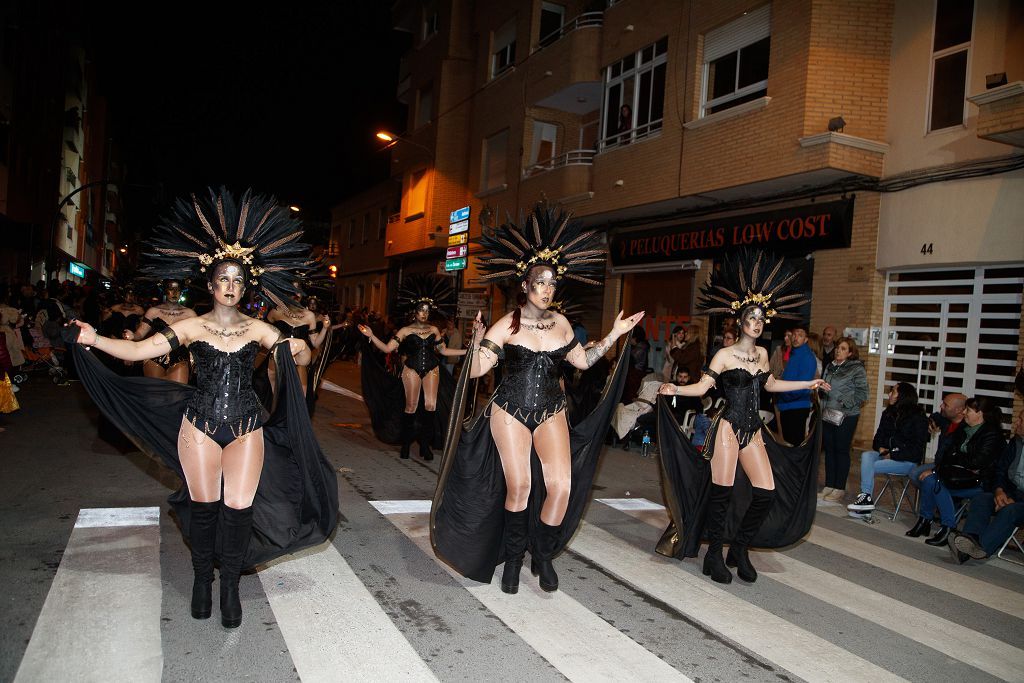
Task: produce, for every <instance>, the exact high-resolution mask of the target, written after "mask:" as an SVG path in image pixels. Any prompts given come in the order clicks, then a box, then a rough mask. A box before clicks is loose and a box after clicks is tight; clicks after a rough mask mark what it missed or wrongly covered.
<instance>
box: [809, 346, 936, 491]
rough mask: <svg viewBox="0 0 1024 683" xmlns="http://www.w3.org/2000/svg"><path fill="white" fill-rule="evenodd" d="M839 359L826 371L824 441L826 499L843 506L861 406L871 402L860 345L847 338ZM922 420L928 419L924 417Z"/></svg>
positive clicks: (822, 444)
mask: <svg viewBox="0 0 1024 683" xmlns="http://www.w3.org/2000/svg"><path fill="white" fill-rule="evenodd" d="M837 346H838V348H837V349H836V358H835V360H834V361H832V363H830V364H829V366H828V367H827V368H825V376H824V377H823V379H824V380H825V381H826V382H828V383H829V384H831V385H832V391H830V392H829V393H828V395H827V396H828V398H827V399H826V400H825V405H824V406H823V407H822V409H823V418H822V420H823V424H822V441H821V446H822V449H823V450H824V451H825V488H823V489H822V490H821V495H822V498H823V499H825V500H828V501H832V502H839V501H841V500H842V499H843V496H845V495H846V479H847V477H848V476H849V474H850V444H851V443H852V442H853V433H854V432H856V431H857V422H858V421H859V420H860V406H861V404H862V403H864V401H866V400H868V376H867V373H866V372H865V371H864V363H863V362H862V361H861V360H860V353H859V350H858V349H857V344H855V343H854V341H853V340H852V339H849V338H847V337H843V338H842V339H841V340H840V341H839V344H838V345H837ZM922 417H924V416H923V415H922Z"/></svg>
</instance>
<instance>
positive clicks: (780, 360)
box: [768, 330, 793, 379]
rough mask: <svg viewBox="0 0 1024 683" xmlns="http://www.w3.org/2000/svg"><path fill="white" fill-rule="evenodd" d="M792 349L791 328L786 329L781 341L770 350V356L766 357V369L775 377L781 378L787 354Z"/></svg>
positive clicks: (787, 357)
mask: <svg viewBox="0 0 1024 683" xmlns="http://www.w3.org/2000/svg"><path fill="white" fill-rule="evenodd" d="M792 350H793V330H786V334H785V336H784V337H783V338H782V343H781V344H779V345H778V346H776V347H775V350H774V351H772V357H771V358H769V359H768V369H769V370H770V371H771V373H772V375H773V376H774V377H775V379H782V373H783V372H785V370H786V363H788V362H789V355H790V353H792Z"/></svg>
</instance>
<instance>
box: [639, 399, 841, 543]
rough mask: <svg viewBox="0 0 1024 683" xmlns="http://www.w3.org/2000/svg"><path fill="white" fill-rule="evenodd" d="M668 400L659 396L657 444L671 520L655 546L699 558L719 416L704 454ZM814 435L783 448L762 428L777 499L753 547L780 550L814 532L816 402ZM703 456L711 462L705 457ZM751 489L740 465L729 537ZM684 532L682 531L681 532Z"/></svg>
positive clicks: (727, 529)
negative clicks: (685, 431) (679, 420)
mask: <svg viewBox="0 0 1024 683" xmlns="http://www.w3.org/2000/svg"><path fill="white" fill-rule="evenodd" d="M669 400H670V399H667V398H666V397H665V396H659V397H658V446H659V448H660V449H661V474H662V489H663V493H664V495H665V503H666V507H667V508H668V512H669V516H670V517H671V522H670V523H669V526H668V528H667V529H666V530H665V533H664V534H662V537H661V540H660V541H659V542H658V545H657V552H658V553H660V554H662V555H665V556H667V557H675V558H678V559H683V558H684V557H696V556H697V551H698V550H699V549H700V542H701V539H702V537H703V533H704V521H705V518H706V512H707V503H708V500H709V497H710V494H711V461H710V458H711V455H712V450H710V449H713V448H714V443H715V434H716V433H717V431H718V426H719V423H720V420H721V417H720V416H718V417H716V418H715V419H714V420H713V421H712V423H711V427H710V428H709V429H708V433H707V438H706V440H705V442H704V443H705V446H704V449H705V450H704V452H703V453H701V452H699V451H697V449H696V448H695V447H694V446H693V444H691V443H690V440H689V439H687V438H686V435H685V434H684V433H683V431H682V429H681V428H680V426H679V422H678V421H677V420H676V418H675V415H674V414H673V413H672V408H671V406H670V404H669ZM814 405H815V407H814V410H813V412H812V419H811V431H810V433H809V434H808V435H807V438H806V439H805V440H804V442H803V443H802V444H800V445H798V446H783V445H782V444H780V443H778V442H777V441H776V440H775V437H774V436H773V435H772V433H771V431H770V430H769V429H768V428H767V427H765V426H764V425H762V426H761V436H762V438H763V439H764V445H765V449H766V450H767V451H768V460H769V461H770V462H771V465H772V476H773V478H774V479H775V491H776V498H775V503H774V504H773V505H772V508H771V511H770V512H769V513H768V517H767V518H766V519H765V521H764V523H763V524H762V525H761V528H760V529H759V530H758V532H757V534H756V535H755V536H754V539H753V541H751V543H750V545H751V546H753V547H755V548H781V547H783V546H787V545H792V544H793V543H796V542H797V541H798V540H800V539H801V538H802V537H803V536H804V535H806V534H807V532H808V531H810V529H811V524H813V523H814V513H815V512H816V510H817V490H818V454H819V453H820V451H821V411H820V409H819V405H818V401H817V398H815V401H814ZM705 456H706V457H707V458H708V459H705ZM750 499H751V485H750V480H749V479H748V478H747V475H746V473H745V472H744V471H743V468H742V467H741V466H739V465H737V467H736V479H735V483H734V486H733V490H732V502H731V503H730V504H729V512H728V515H727V518H726V526H725V538H726V539H730V538H732V537H733V534H735V532H736V530H737V529H739V526H740V520H741V519H742V518H743V515H744V513H745V512H746V510H747V507H748V506H749V505H750ZM680 530H681V531H680Z"/></svg>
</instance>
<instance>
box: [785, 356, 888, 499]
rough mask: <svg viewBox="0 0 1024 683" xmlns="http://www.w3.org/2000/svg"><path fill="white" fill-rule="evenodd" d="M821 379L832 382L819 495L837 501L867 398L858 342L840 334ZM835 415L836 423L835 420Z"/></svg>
mask: <svg viewBox="0 0 1024 683" xmlns="http://www.w3.org/2000/svg"><path fill="white" fill-rule="evenodd" d="M798 348H803V347H798ZM815 360H816V359H815ZM822 379H824V380H825V381H826V382H828V383H829V384H831V385H832V391H831V393H829V394H828V400H827V401H826V402H825V406H824V417H823V419H822V438H821V447H822V449H823V450H824V451H825V488H824V489H822V491H821V495H822V498H824V499H825V500H829V501H833V502H838V501H841V500H842V499H843V496H844V495H846V478H847V476H849V474H850V444H851V443H852V442H853V434H854V432H856V431H857V421H858V420H859V419H860V406H861V404H862V403H864V401H866V400H868V376H867V373H866V372H865V371H864V363H863V362H861V360H860V353H859V350H858V349H857V344H856V343H855V342H854V341H853V340H852V339H850V338H849V337H843V338H842V339H840V340H839V341H838V342H837V343H836V348H835V360H833V361H832V362H831V363H829V364H828V366H827V367H826V368H825V372H824V376H823V377H822ZM836 411H838V412H836ZM837 419H838V421H839V424H836V421H837ZM787 440H788V439H787Z"/></svg>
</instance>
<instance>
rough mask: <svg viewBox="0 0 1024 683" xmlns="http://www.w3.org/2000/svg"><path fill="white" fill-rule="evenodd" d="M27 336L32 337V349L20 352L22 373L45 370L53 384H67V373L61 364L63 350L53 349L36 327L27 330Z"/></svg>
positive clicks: (26, 348)
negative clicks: (21, 355) (23, 361)
mask: <svg viewBox="0 0 1024 683" xmlns="http://www.w3.org/2000/svg"><path fill="white" fill-rule="evenodd" d="M29 334H30V335H32V348H28V347H27V346H26V347H25V349H24V350H23V351H22V353H23V354H24V356H25V364H24V365H23V366H22V373H25V372H33V371H37V370H46V372H47V374H49V376H50V378H51V379H52V380H53V383H54V384H67V381H68V371H67V369H66V368H65V367H64V365H63V364H62V363H61V354H63V353H64V350H63V349H57V348H54V347H53V345H51V344H50V340H49V339H47V338H46V336H45V335H44V334H43V333H42V331H41V330H39V329H38V328H36V327H31V328H29Z"/></svg>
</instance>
